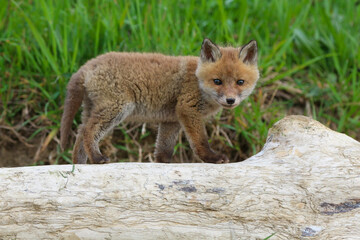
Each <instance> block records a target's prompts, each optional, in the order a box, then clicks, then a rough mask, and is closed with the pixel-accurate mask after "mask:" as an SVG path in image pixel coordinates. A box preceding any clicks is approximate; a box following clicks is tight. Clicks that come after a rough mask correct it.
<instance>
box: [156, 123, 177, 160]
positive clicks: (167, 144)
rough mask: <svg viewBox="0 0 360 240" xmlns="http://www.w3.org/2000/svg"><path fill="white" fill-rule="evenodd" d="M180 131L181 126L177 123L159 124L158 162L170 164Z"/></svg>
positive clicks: (157, 140) (157, 139)
mask: <svg viewBox="0 0 360 240" xmlns="http://www.w3.org/2000/svg"><path fill="white" fill-rule="evenodd" d="M179 130H180V124H179V123H177V122H173V123H160V124H159V129H158V135H157V138H156V147H155V161H156V162H163V163H168V162H170V160H171V157H172V155H173V152H174V147H175V144H176V140H177V136H178V134H179Z"/></svg>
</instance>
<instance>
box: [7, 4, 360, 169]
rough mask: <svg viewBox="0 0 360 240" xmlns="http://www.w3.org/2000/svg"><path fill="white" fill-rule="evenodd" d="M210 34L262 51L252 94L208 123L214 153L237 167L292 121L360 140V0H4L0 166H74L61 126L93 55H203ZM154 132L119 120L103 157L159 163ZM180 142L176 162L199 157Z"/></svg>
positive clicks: (219, 38) (213, 38)
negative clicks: (76, 80) (73, 86)
mask: <svg viewBox="0 0 360 240" xmlns="http://www.w3.org/2000/svg"><path fill="white" fill-rule="evenodd" d="M204 37H208V38H210V39H212V40H213V41H215V42H216V43H218V44H223V45H227V44H230V45H234V46H240V45H242V44H245V43H247V42H248V41H250V40H251V39H255V40H257V42H258V46H259V54H260V55H259V67H260V70H261V75H262V77H261V80H260V82H259V83H258V86H257V88H256V90H255V92H254V93H253V95H252V96H251V97H250V98H249V99H247V100H246V101H244V102H243V103H242V104H241V106H239V107H237V108H236V109H235V110H233V111H229V110H224V111H222V113H221V114H218V115H217V116H216V117H215V118H214V119H210V120H209V121H208V122H207V130H208V134H209V135H210V136H211V140H210V141H211V145H212V146H213V147H214V149H215V150H217V151H222V152H224V153H226V154H228V155H229V157H230V159H232V160H233V161H241V160H243V159H245V158H247V157H249V156H251V155H253V154H255V153H256V152H258V151H259V150H260V149H261V148H262V146H263V144H264V142H265V140H266V136H267V131H268V129H269V128H270V127H271V126H272V125H273V124H274V123H275V122H276V121H277V120H279V119H281V118H282V117H284V116H286V115H289V114H301V115H306V116H310V117H312V118H314V119H317V120H319V121H320V122H322V123H323V124H325V125H326V126H328V127H330V128H331V129H334V130H336V131H340V132H344V133H346V134H348V135H350V136H351V137H353V138H355V139H357V140H360V81H359V72H360V61H359V60H360V50H359V40H360V1H358V0H347V1H337V0H334V1H326V0H322V1H317V0H314V1H310V0H298V1H295V0H290V1H288V0H273V1H270V0H269V1H264V0H253V1H235V0H226V1H220V0H218V1H216V0H206V1H205V0H203V1H184V0H177V1H155V0H154V1H139V0H134V1H121V0H111V1H110V0H89V1H85V0H78V1H55V0H48V1H45V0H33V1H31V0H27V1H6V0H2V1H1V2H0V96H1V98H0V159H1V162H0V166H19V165H33V164H57V163H66V162H68V163H71V160H70V153H71V152H70V150H71V149H69V150H68V151H66V152H64V153H63V152H61V151H60V148H59V146H58V141H59V133H58V130H59V123H60V118H61V114H62V105H63V102H64V97H65V89H66V84H67V82H68V80H69V78H70V76H71V74H72V73H74V72H75V71H76V70H77V69H78V68H79V66H81V65H82V64H84V63H85V62H86V61H87V60H88V59H90V58H92V57H95V56H96V55H98V54H101V53H105V52H108V51H139V52H160V53H164V54H169V55H197V56H198V55H199V51H200V46H201V42H202V40H203V38H204ZM76 120H77V121H75V123H74V130H75V129H76V125H77V124H78V123H79V121H78V120H79V116H77V119H76ZM152 128H154V127H153V126H147V125H133V124H123V125H122V126H120V127H119V128H117V129H116V130H115V134H114V136H113V138H112V139H108V140H107V141H105V142H107V144H103V151H104V152H106V153H107V154H108V155H111V157H112V159H113V161H125V160H126V161H127V160H129V161H152V159H153V155H152V152H153V150H154V139H155V132H154V131H152V130H151V129H152ZM183 135H184V134H181V135H180V138H179V144H178V145H177V146H176V153H175V161H178V162H192V161H196V160H194V159H193V158H192V155H191V151H190V149H189V146H188V144H187V141H186V140H185V138H184V136H183ZM110 140H111V141H112V144H111V145H109V144H108V143H109V142H110Z"/></svg>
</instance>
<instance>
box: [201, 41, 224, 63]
mask: <svg viewBox="0 0 360 240" xmlns="http://www.w3.org/2000/svg"><path fill="white" fill-rule="evenodd" d="M220 58H221V52H220V49H219V47H218V46H216V44H215V43H213V42H212V41H211V40H210V39H208V38H205V39H204V41H203V42H202V45H201V54H200V59H201V61H202V62H215V61H217V60H219V59H220Z"/></svg>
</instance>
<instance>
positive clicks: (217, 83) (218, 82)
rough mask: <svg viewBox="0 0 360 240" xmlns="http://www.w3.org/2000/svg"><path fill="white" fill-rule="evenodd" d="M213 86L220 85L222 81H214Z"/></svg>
mask: <svg viewBox="0 0 360 240" xmlns="http://www.w3.org/2000/svg"><path fill="white" fill-rule="evenodd" d="M214 83H215V85H221V84H222V81H221V80H220V79H214Z"/></svg>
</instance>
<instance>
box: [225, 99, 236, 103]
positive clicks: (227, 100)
mask: <svg viewBox="0 0 360 240" xmlns="http://www.w3.org/2000/svg"><path fill="white" fill-rule="evenodd" d="M226 102H227V104H234V102H235V98H227V99H226Z"/></svg>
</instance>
